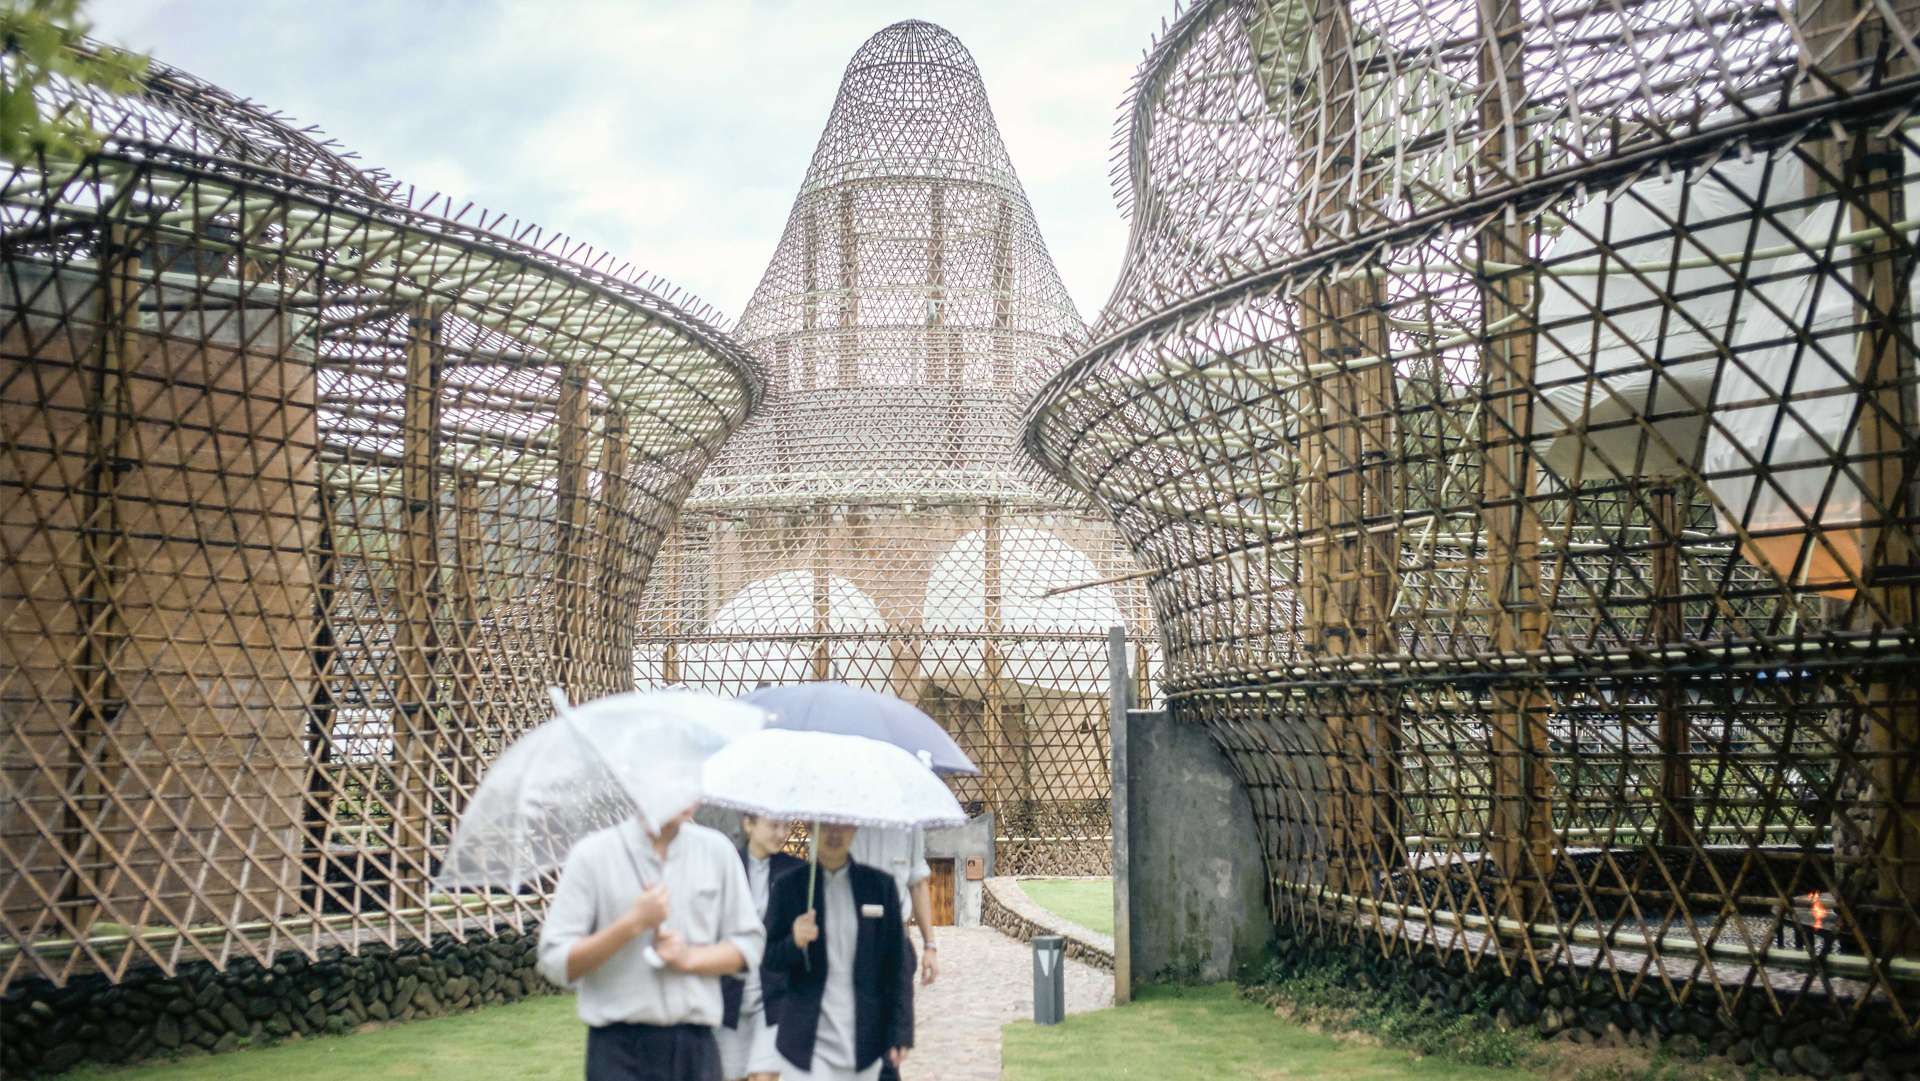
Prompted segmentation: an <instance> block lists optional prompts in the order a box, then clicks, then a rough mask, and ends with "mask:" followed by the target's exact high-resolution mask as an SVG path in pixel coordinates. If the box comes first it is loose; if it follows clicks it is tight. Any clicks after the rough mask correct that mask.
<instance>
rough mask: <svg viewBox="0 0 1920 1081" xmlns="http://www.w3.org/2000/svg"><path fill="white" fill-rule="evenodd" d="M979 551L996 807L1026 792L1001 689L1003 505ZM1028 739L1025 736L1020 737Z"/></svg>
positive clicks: (986, 717)
mask: <svg viewBox="0 0 1920 1081" xmlns="http://www.w3.org/2000/svg"><path fill="white" fill-rule="evenodd" d="M981 536H982V544H981V553H980V602H981V617H982V618H981V621H980V630H981V636H982V637H981V642H980V662H981V663H980V684H981V686H980V713H981V718H980V719H981V727H982V728H983V729H984V730H985V735H986V737H987V738H986V746H987V753H989V754H991V755H993V756H994V757H995V758H996V759H998V760H999V762H1000V763H1001V766H1000V777H999V783H998V784H996V785H995V786H994V787H996V788H998V789H999V791H997V792H989V793H988V794H987V798H988V799H989V800H991V801H992V802H993V805H994V806H996V807H1006V806H1012V805H1013V802H1014V801H1015V800H1024V798H1025V796H1026V771H1025V769H1024V768H1023V756H1024V753H1025V748H1024V747H1015V746H1014V745H1013V744H1014V742H1015V733H1013V732H1011V731H1009V725H1008V724H1007V709H1006V700H1005V698H1004V696H1002V694H1001V693H1000V676H1001V667H1002V658H1001V656H1000V625H1001V622H1002V620H1001V611H1000V608H1001V595H1000V593H1001V585H1000V539H1001V538H1000V507H999V506H998V505H997V504H989V505H988V507H987V511H986V528H985V529H984V530H983V531H982V535H981ZM1020 742H1021V743H1023V744H1024V743H1025V740H1021V741H1020Z"/></svg>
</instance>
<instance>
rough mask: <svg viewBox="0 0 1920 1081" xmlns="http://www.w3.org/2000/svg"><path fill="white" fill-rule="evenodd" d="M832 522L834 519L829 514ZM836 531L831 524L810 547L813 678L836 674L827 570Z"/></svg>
mask: <svg viewBox="0 0 1920 1081" xmlns="http://www.w3.org/2000/svg"><path fill="white" fill-rule="evenodd" d="M828 521H829V523H831V521H832V519H831V518H829V520H828ZM832 535H833V530H832V526H831V524H829V525H828V526H827V527H826V528H823V529H821V530H820V533H819V535H818V536H817V537H815V538H814V540H813V544H812V546H811V548H810V549H809V550H810V551H811V553H812V565H811V569H812V571H813V637H814V643H813V678H814V680H815V681H816V682H817V681H821V680H829V679H832V678H833V652H832V645H831V636H832V634H833V591H832V590H833V578H832V577H831V575H830V574H829V573H828V554H827V545H828V543H829V542H830V540H831V538H832Z"/></svg>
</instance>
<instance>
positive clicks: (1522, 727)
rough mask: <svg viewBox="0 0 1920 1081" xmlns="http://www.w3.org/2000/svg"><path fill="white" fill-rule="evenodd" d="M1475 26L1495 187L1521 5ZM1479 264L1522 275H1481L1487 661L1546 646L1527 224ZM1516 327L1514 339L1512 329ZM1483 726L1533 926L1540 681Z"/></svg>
mask: <svg viewBox="0 0 1920 1081" xmlns="http://www.w3.org/2000/svg"><path fill="white" fill-rule="evenodd" d="M1478 7H1479V23H1480V49H1479V53H1480V60H1479V67H1480V99H1481V103H1482V104H1481V109H1480V133H1481V134H1480V137H1481V140H1482V143H1481V151H1480V163H1479V165H1480V168H1479V172H1480V176H1481V177H1482V180H1483V182H1484V183H1487V184H1490V185H1495V186H1498V185H1501V184H1504V183H1506V182H1507V181H1509V180H1514V179H1518V178H1519V177H1520V176H1521V175H1522V173H1523V171H1524V170H1525V167H1526V166H1525V162H1524V161H1523V160H1522V150H1521V146H1520V142H1521V135H1520V131H1519V117H1518V116H1517V113H1518V110H1519V109H1520V108H1521V107H1522V106H1523V104H1524V103H1525V101H1526V82H1525V69H1524V64H1525V55H1524V48H1523V46H1524V44H1525V42H1524V40H1523V29H1522V28H1523V25H1524V22H1523V17H1522V12H1521V9H1520V4H1519V0H1478ZM1478 244H1479V254H1480V259H1481V261H1482V262H1485V263H1503V264H1507V265H1516V264H1517V265H1519V266H1521V267H1522V268H1523V269H1521V270H1518V271H1506V272H1493V271H1483V276H1482V278H1481V284H1480V291H1481V319H1482V320H1483V323H1484V327H1485V329H1484V330H1483V334H1484V335H1485V341H1484V343H1483V345H1482V347H1481V351H1480V362H1481V377H1482V379H1483V381H1484V386H1485V397H1484V400H1483V402H1482V404H1481V410H1482V412H1481V427H1480V431H1481V438H1480V445H1481V447H1482V448H1483V453H1484V454H1485V456H1486V457H1485V461H1484V463H1483V465H1482V469H1481V477H1482V486H1481V487H1482V498H1483V499H1484V500H1485V508H1486V512H1485V515H1484V529H1485V531H1486V538H1487V569H1486V574H1487V579H1486V581H1487V596H1488V600H1489V602H1490V606H1489V607H1490V612H1489V622H1490V627H1489V631H1490V634H1489V638H1490V639H1491V650H1492V652H1493V653H1494V655H1496V656H1500V657H1514V656H1526V655H1532V654H1537V653H1538V652H1539V651H1540V650H1541V649H1542V648H1543V647H1544V646H1545V643H1546V634H1547V611H1546V606H1545V602H1544V600H1543V597H1542V595H1541V587H1540V521H1539V518H1538V516H1537V515H1536V514H1534V513H1532V511H1531V508H1530V507H1529V505H1528V500H1529V498H1530V497H1531V496H1532V494H1533V491H1534V463H1533V458H1532V456H1531V454H1530V452H1529V447H1528V443H1527V441H1528V438H1529V437H1530V435H1531V433H1532V431H1533V391H1532V388H1533V371H1534V361H1535V349H1536V343H1535V340H1534V335H1533V333H1532V332H1531V330H1529V329H1524V328H1527V327H1529V326H1530V325H1531V322H1530V321H1531V317H1532V314H1533V309H1534V305H1535V297H1534V289H1533V281H1532V276H1531V275H1532V272H1531V271H1530V270H1527V269H1525V267H1526V265H1527V264H1528V263H1529V262H1530V261H1531V258H1532V254H1531V249H1532V244H1533V225H1532V224H1531V223H1530V222H1529V221H1528V220H1527V219H1526V218H1524V217H1519V216H1516V217H1513V218H1511V219H1507V220H1502V221H1494V222H1489V223H1488V224H1487V225H1486V226H1485V227H1483V228H1482V230H1481V232H1480V236H1479V240H1478ZM1515 323H1518V324H1519V325H1520V327H1521V328H1522V329H1514V328H1513V324H1515ZM1491 699H1492V702H1491V708H1490V710H1489V716H1488V727H1489V730H1490V734H1491V743H1492V746H1491V752H1492V755H1493V808H1492V812H1493V813H1492V822H1491V827H1490V828H1491V833H1492V835H1493V836H1492V849H1493V853H1492V854H1493V857H1494V860H1495V862H1496V863H1497V864H1498V866H1499V868H1500V870H1501V872H1502V873H1503V875H1504V876H1505V878H1506V882H1507V886H1506V889H1505V891H1504V893H1503V894H1502V896H1501V898H1500V900H1499V902H1498V904H1499V905H1500V907H1501V908H1503V909H1504V910H1505V913H1506V915H1508V916H1511V917H1513V918H1517V919H1523V920H1526V919H1532V918H1533V917H1535V916H1537V915H1538V914H1539V912H1540V910H1541V907H1542V906H1543V905H1544V904H1545V903H1546V900H1547V890H1546V882H1547V880H1548V877H1549V875H1550V874H1551V862H1552V855H1553V838H1552V825H1551V819H1550V814H1551V811H1552V804H1551V802H1550V800H1551V790H1552V785H1551V780H1552V778H1551V775H1550V773H1549V771H1548V762H1547V711H1548V706H1549V703H1548V701H1547V697H1546V694H1545V693H1544V690H1543V688H1542V685H1541V683H1540V681H1539V680H1538V679H1537V678H1536V677H1533V676H1531V675H1529V674H1528V673H1526V672H1524V671H1523V672H1520V673H1517V674H1505V673H1503V675H1502V678H1501V679H1500V681H1499V682H1497V683H1496V684H1495V685H1494V686H1493V688H1492V691H1491Z"/></svg>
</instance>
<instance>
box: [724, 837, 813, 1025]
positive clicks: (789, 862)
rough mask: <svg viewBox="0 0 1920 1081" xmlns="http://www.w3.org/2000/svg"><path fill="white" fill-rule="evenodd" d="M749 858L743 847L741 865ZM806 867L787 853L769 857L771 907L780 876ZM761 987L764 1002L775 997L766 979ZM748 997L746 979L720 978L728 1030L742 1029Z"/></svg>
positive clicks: (778, 853)
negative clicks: (742, 1016)
mask: <svg viewBox="0 0 1920 1081" xmlns="http://www.w3.org/2000/svg"><path fill="white" fill-rule="evenodd" d="M748 858H749V857H748V856H747V848H746V846H745V845H741V846H740V862H741V864H742V865H745V864H746V863H747V860H748ZM806 865H807V861H806V860H803V859H801V858H800V857H798V856H789V855H787V854H786V853H785V852H775V853H774V854H773V855H771V856H768V857H767V903H768V904H769V905H771V904H772V903H773V884H774V883H775V882H778V881H780V876H781V875H784V874H786V873H787V872H788V871H791V870H793V869H794V868H795V867H805V866H806ZM760 987H761V990H760V998H761V1001H762V1002H765V1001H767V1000H768V999H770V998H772V997H773V996H772V995H771V994H770V993H769V992H768V991H767V989H766V978H765V977H762V978H761V981H760ZM746 997H747V981H746V980H745V979H743V978H741V977H739V976H722V977H720V1011H721V1017H720V1024H721V1025H722V1026H724V1027H726V1028H739V1027H740V1004H741V1001H742V1000H744V999H745V998H746ZM767 1019H768V1020H769V1021H771V1020H772V1019H773V1015H772V1014H771V1013H769V1014H768V1015H767Z"/></svg>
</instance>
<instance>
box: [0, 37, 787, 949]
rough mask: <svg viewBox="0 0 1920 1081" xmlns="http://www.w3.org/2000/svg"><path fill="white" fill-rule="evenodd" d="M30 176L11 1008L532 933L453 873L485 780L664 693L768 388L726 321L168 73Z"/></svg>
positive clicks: (7, 613) (4, 352)
mask: <svg viewBox="0 0 1920 1081" xmlns="http://www.w3.org/2000/svg"><path fill="white" fill-rule="evenodd" d="M51 97H53V98H55V99H57V100H58V102H76V101H77V102H80V103H83V104H84V105H85V106H86V107H88V108H89V109H90V110H91V111H92V112H93V114H94V116H95V122H96V124H97V126H99V127H101V128H102V129H103V130H105V131H107V132H109V137H108V139H107V141H106V144H105V146H104V148H103V150H102V151H101V152H100V153H99V154H97V155H95V156H93V157H91V158H89V159H88V160H87V161H85V162H84V163H81V164H73V163H61V162H50V161H30V162H16V163H6V164H5V165H4V172H0V250H3V251H4V261H3V263H0V319H3V320H4V322H3V323H0V440H3V441H0V562H4V568H5V569H4V576H3V577H0V782H3V788H0V791H3V792H4V797H5V798H4V801H0V986H4V985H5V983H6V982H8V981H10V980H11V979H13V978H14V977H16V976H21V975H25V974H31V973H37V974H41V975H44V976H47V977H48V978H51V979H53V980H54V981H56V982H63V981H64V980H65V979H66V978H67V977H69V976H70V975H72V974H74V973H76V972H80V971H92V970H100V971H105V972H107V973H108V974H110V975H113V976H116V977H117V976H118V975H120V974H122V973H124V972H125V971H127V969H128V968H129V967H130V966H134V965H140V964H147V963H152V964H157V965H159V966H161V967H162V968H163V969H165V970H167V971H169V972H170V971H172V969H173V967H174V966H175V965H177V964H180V963H182V962H185V961H188V960H197V959H204V960H208V961H212V962H214V963H215V964H225V963H226V962H227V961H228V960H230V959H233V958H236V957H241V956H252V957H254V958H256V959H259V960H261V961H262V962H263V963H265V962H269V961H270V959H271V957H272V955H273V954H274V953H275V952H277V951H281V950H286V949H295V950H300V951H303V952H305V953H306V954H307V955H308V956H313V955H314V954H315V953H316V952H317V951H318V950H320V949H322V948H324V947H328V946H335V945H338V946H344V947H346V948H348V949H355V948H357V947H358V946H360V945H361V944H363V943H366V942H372V941H380V942H386V943H388V944H393V943H396V942H398V941H401V940H406V939H428V938H430V937H431V936H433V935H434V934H437V933H441V932H465V931H470V930H476V929H482V930H483V929H486V928H488V927H491V926H494V925H496V924H497V923H499V922H500V921H508V922H512V923H515V924H521V923H522V922H523V921H524V920H526V919H531V918H537V915H538V904H539V900H540V898H538V897H537V896H532V895H524V896H509V895H494V896H462V897H460V898H451V897H444V896H439V895H435V894H432V893H431V892H430V891H429V887H428V881H429V878H430V876H431V873H432V871H433V868H434V866H435V862H436V859H437V853H438V852H439V851H440V850H441V849H442V847H443V846H444V844H445V843H446V840H447V835H448V831H449V829H450V826H451V823H452V819H453V816H454V815H455V814H457V812H458V811H459V809H460V807H461V806H462V804H463V801H464V799H465V797H466V796H467V795H468V794H469V793H470V792H471V790H472V788H473V786H474V784H475V782H476V780H477V777H478V774H479V772H480V770H481V769H482V767H483V765H484V763H485V762H486V761H487V760H488V758H489V756H490V755H491V754H492V753H493V752H494V751H496V750H497V749H498V748H499V747H500V746H501V745H503V744H504V743H505V742H507V741H508V740H510V739H511V738H512V737H513V736H514V735H516V734H517V733H518V732H519V731H521V730H522V729H523V728H524V727H525V726H527V725H529V724H532V723H536V722H537V721H539V720H541V719H544V718H545V717H546V716H547V715H548V713H550V707H549V706H547V705H546V697H545V688H546V686H547V685H549V684H558V685H560V686H562V687H564V688H566V689H567V691H568V692H569V693H570V694H571V695H572V696H573V697H574V698H576V699H579V698H587V697H593V696H597V695H600V694H605V693H609V692H613V691H619V690H625V689H629V688H630V687H631V685H632V662H631V656H632V634H633V629H634V627H635V621H636V617H637V607H636V601H637V598H636V597H635V595H634V591H633V589H632V583H633V582H635V581H638V580H639V579H640V578H641V577H642V576H644V575H645V574H646V572H647V570H648V567H649V565H650V563H651V559H652V556H653V554H654V552H655V550H656V548H657V546H658V544H659V542H660V540H661V537H662V535H663V533H664V531H665V529H666V527H667V524H668V521H669V519H670V517H671V515H672V514H673V513H674V511H675V510H676V508H677V506H678V504H679V502H680V500H681V499H682V498H683V497H684V496H685V494H686V491H687V489H688V487H689V485H690V484H691V482H692V479H693V477H694V476H696V475H697V474H698V473H699V471H700V469H701V468H702V467H703V466H704V465H705V464H706V462H707V460H708V459H709V458H710V457H711V455H712V453H713V452H714V450H715V449H716V448H717V447H718V445H719V444H720V443H721V442H722V441H723V440H724V439H725V438H726V436H727V435H728V434H729V433H730V432H731V431H733V430H734V429H735V428H736V427H738V425H739V424H740V423H741V422H742V421H743V420H744V419H745V417H746V415H747V414H748V412H749V411H750V410H751V409H752V408H753V407H754V405H755V403H756V401H757V399H758V396H759V394H760V391H761V384H760V376H759V373H758V369H757V368H756V367H755V365H754V364H753V363H752V362H751V360H750V358H749V356H748V354H746V353H745V352H744V351H743V350H741V349H740V348H739V347H737V346H735V345H734V344H733V343H732V342H731V341H730V340H729V339H728V338H727V337H726V335H724V334H723V333H721V332H719V331H717V330H716V329H715V328H714V327H713V326H712V325H710V323H709V321H708V317H707V315H706V314H705V313H704V312H703V311H702V310H700V309H698V308H697V307H691V306H688V305H686V304H684V303H678V302H676V301H674V300H671V299H669V298H668V297H667V296H666V295H665V294H664V291H663V290H662V288H661V286H660V285H659V284H658V283H643V282H642V281H640V280H638V279H636V278H635V277H633V276H632V275H631V274H630V272H629V271H628V270H627V269H626V268H624V267H617V266H615V265H614V264H613V263H612V262H611V260H609V259H607V258H605V257H601V256H598V255H596V254H595V253H593V252H591V251H588V250H586V249H584V248H582V247H578V246H574V245H572V244H570V243H569V242H568V241H566V240H565V239H564V238H560V237H549V236H545V235H543V234H541V233H539V232H538V231H536V230H534V229H533V228H531V227H528V226H524V225H522V224H520V223H517V222H507V221H505V220H504V219H503V218H496V217H491V216H487V215H484V214H479V213H476V212H474V211H472V209H471V208H468V209H467V210H465V211H459V212H455V210H454V208H453V207H452V206H451V205H449V204H446V203H441V202H438V201H424V200H423V201H421V202H420V203H419V204H418V205H409V203H408V202H407V199H406V197H404V196H403V195H402V193H401V191H400V189H399V187H398V186H397V185H394V184H393V183H392V182H390V181H388V180H387V179H386V178H385V177H383V176H381V175H380V174H377V173H374V172H371V171H368V170H364V169H361V168H359V167H358V166H357V165H356V164H355V163H354V162H352V161H350V160H349V159H348V158H346V157H344V156H343V155H341V154H339V153H338V152H337V151H336V150H335V149H334V148H332V147H331V145H330V144H326V143H323V142H321V141H319V140H317V139H316V138H315V137H313V136H312V135H311V133H310V132H308V131H304V130H300V129H296V128H294V127H293V126H291V125H290V124H288V123H287V122H286V121H284V120H283V119H281V118H279V117H277V116H274V115H271V114H267V113H264V112H261V111H259V110H257V109H256V108H254V107H252V106H250V105H248V104H246V103H243V102H240V101H238V100H237V99H234V98H232V97H231V96H229V95H226V94H225V93H223V92H221V91H219V90H218V89H216V88H213V87H210V86H206V85H204V84H202V83H199V82H197V81H195V80H193V79H191V78H189V77H188V76H186V75H184V74H181V73H179V72H177V71H172V70H170V69H166V68H164V67H160V66H158V65H156V67H155V69H154V71H153V72H152V74H151V76H150V78H149V80H148V86H147V88H146V89H145V91H144V92H143V93H142V94H140V95H138V96H135V97H131V98H106V97H101V96H99V95H97V94H94V93H92V92H90V91H86V90H81V89H77V88H74V87H72V86H67V85H56V86H55V87H54V88H53V90H52V91H51Z"/></svg>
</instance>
